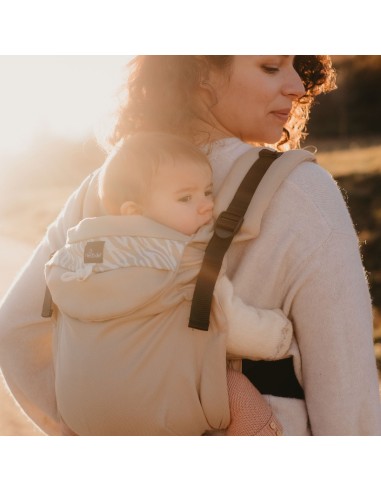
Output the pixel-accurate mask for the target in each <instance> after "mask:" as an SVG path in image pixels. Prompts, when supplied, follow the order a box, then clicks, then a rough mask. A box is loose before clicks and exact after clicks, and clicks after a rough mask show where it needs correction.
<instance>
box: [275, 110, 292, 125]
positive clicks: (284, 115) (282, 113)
mask: <svg viewBox="0 0 381 492" xmlns="http://www.w3.org/2000/svg"><path fill="white" fill-rule="evenodd" d="M271 114H272V115H273V116H275V118H277V119H278V120H279V121H281V122H282V123H283V124H284V123H286V121H287V120H288V117H289V116H290V110H289V109H287V110H282V109H281V110H279V111H271Z"/></svg>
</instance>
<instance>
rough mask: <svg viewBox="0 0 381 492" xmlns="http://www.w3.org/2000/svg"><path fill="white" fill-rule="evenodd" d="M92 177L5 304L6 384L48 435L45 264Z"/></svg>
mask: <svg viewBox="0 0 381 492" xmlns="http://www.w3.org/2000/svg"><path fill="white" fill-rule="evenodd" d="M93 181H94V176H89V177H88V178H87V179H86V180H85V181H84V182H83V183H82V185H81V186H80V187H79V188H78V189H77V191H75V192H74V193H73V194H72V195H71V197H70V198H69V199H68V201H67V203H66V205H65V207H64V208H63V210H62V212H61V213H60V215H59V216H58V218H57V220H56V221H55V222H54V223H53V224H52V225H51V226H50V227H49V229H48V231H47V233H46V235H45V237H44V238H43V240H42V241H41V243H40V244H39V245H38V247H37V248H36V250H35V251H34V253H33V254H32V256H31V258H30V259H29V261H28V262H27V264H26V265H25V266H24V268H23V269H22V271H21V272H20V274H19V275H18V277H17V279H16V280H15V282H14V283H13V285H12V286H11V287H10V289H9V290H8V292H7V294H6V295H5V297H4V299H3V301H2V304H1V306H0V365H1V371H2V373H3V375H4V378H5V380H6V383H7V385H8V387H9V389H10V391H11V392H12V394H13V396H14V397H15V398H16V400H17V401H18V403H19V404H20V406H21V408H22V409H23V410H24V411H25V412H26V414H27V415H28V416H29V417H30V418H31V419H32V420H33V421H34V422H35V423H36V424H37V425H38V426H39V427H40V428H41V429H42V430H43V431H44V432H46V433H48V434H52V435H59V434H60V433H61V432H60V427H59V417H58V415H57V408H56V401H55V392H54V367H53V358H52V351H51V343H52V327H53V324H52V320H51V319H47V318H42V317H41V308H42V304H43V299H44V295H45V287H46V284H45V278H44V265H45V263H46V262H47V261H48V260H49V257H50V255H51V253H52V252H54V251H55V250H56V249H58V248H59V247H61V246H62V245H63V244H64V243H65V239H66V231H67V229H68V228H69V227H71V226H73V225H75V224H76V223H77V222H78V221H79V220H80V219H81V218H82V215H83V210H84V206H85V204H86V203H89V199H90V201H91V198H90V196H89V189H92V190H93V191H92V192H91V193H90V195H92V196H94V193H95V188H94V186H92V187H91V186H89V185H91V184H92V183H93Z"/></svg>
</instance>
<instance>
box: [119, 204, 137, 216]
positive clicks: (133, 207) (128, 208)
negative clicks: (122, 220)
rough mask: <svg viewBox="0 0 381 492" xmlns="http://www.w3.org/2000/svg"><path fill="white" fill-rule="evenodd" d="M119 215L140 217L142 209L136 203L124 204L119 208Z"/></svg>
mask: <svg viewBox="0 0 381 492" xmlns="http://www.w3.org/2000/svg"><path fill="white" fill-rule="evenodd" d="M120 214H121V215H141V214H142V207H141V206H140V205H138V204H137V203H136V202H131V201H128V202H124V203H122V205H121V207H120Z"/></svg>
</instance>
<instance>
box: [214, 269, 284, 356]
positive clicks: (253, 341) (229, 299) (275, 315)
mask: <svg viewBox="0 0 381 492" xmlns="http://www.w3.org/2000/svg"><path fill="white" fill-rule="evenodd" d="M214 299H215V302H214V303H213V308H212V316H213V317H214V320H215V322H216V323H217V326H225V329H226V331H227V338H226V351H227V355H228V357H229V358H249V359H253V360H260V359H265V360H275V359H280V358H281V357H283V356H284V355H285V354H286V352H287V350H288V349H289V347H290V344H291V338H292V325H291V323H290V321H289V320H288V319H287V318H286V316H285V315H284V314H283V313H282V311H281V310H280V309H259V308H256V307H253V306H250V305H248V304H245V303H244V302H243V301H242V299H240V298H239V297H238V296H236V295H235V293H234V290H233V284H232V283H231V281H230V280H229V279H228V277H227V276H226V275H222V276H220V277H219V279H218V280H217V283H216V286H215V290H214ZM212 319H213V318H212Z"/></svg>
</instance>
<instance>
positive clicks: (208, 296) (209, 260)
mask: <svg viewBox="0 0 381 492" xmlns="http://www.w3.org/2000/svg"><path fill="white" fill-rule="evenodd" d="M280 155H281V153H279V152H275V151H272V150H269V149H263V150H261V151H260V152H259V158H258V159H257V160H256V161H255V162H254V164H253V165H252V166H251V168H250V169H249V171H248V172H247V174H246V176H245V177H244V178H243V180H242V182H241V184H240V185H239V187H238V189H237V191H236V193H235V195H234V197H233V200H232V201H231V203H230V205H229V206H228V208H227V209H226V210H225V211H224V212H222V213H221V214H220V215H219V216H218V218H217V220H216V223H215V226H214V234H213V236H212V238H211V240H210V241H209V243H208V245H207V247H206V250H205V255H204V259H203V262H202V265H201V270H200V273H199V274H198V277H197V281H196V286H195V290H194V294H193V299H192V306H191V312H190V318H189V324H188V326H189V327H190V328H196V329H198V330H204V331H207V330H208V328H209V317H210V309H211V305H212V299H213V290H214V286H215V283H216V281H217V277H218V274H219V272H220V269H221V265H222V260H223V258H224V255H225V253H226V251H227V249H228V248H229V246H230V243H231V242H232V240H233V237H234V236H235V234H236V233H237V232H238V231H239V229H240V227H241V225H242V222H243V217H244V215H245V213H246V210H247V208H248V206H249V204H250V201H251V199H252V197H253V195H254V192H255V190H256V189H257V186H258V185H259V183H260V181H261V179H262V178H263V176H264V175H265V173H266V171H267V170H268V168H269V167H270V166H271V164H272V163H273V161H274V160H275V159H276V158H277V157H279V156H280Z"/></svg>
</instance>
